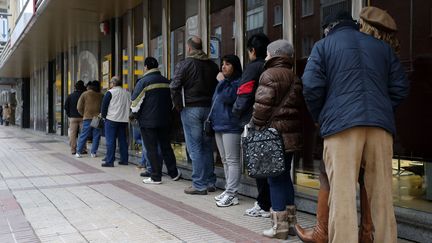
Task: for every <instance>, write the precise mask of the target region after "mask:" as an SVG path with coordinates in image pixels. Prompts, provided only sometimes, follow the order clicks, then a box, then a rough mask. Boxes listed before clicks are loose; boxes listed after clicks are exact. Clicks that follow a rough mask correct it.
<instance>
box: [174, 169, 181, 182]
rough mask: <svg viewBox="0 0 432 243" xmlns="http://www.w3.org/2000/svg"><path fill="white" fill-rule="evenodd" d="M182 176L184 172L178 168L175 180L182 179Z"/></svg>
mask: <svg viewBox="0 0 432 243" xmlns="http://www.w3.org/2000/svg"><path fill="white" fill-rule="evenodd" d="M181 176H182V173H181V171H180V170H179V169H177V176H176V177H174V178H172V180H173V181H178V180H180V177H181Z"/></svg>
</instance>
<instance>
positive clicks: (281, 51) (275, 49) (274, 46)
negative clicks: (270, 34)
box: [267, 40, 294, 57]
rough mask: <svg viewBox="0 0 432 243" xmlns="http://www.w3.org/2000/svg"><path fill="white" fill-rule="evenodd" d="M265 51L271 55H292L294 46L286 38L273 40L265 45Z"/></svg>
mask: <svg viewBox="0 0 432 243" xmlns="http://www.w3.org/2000/svg"><path fill="white" fill-rule="evenodd" d="M267 51H268V52H269V53H270V56H271V57H277V56H285V57H292V56H293V55H294V48H293V46H292V45H291V43H289V41H287V40H277V41H273V42H272V43H270V44H269V45H268V46H267Z"/></svg>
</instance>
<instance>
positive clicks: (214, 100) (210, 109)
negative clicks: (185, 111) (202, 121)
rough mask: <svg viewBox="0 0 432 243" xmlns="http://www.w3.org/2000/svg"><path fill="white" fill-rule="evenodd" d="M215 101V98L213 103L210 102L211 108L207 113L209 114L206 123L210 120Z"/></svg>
mask: <svg viewBox="0 0 432 243" xmlns="http://www.w3.org/2000/svg"><path fill="white" fill-rule="evenodd" d="M216 100H217V96H216V97H215V99H214V101H213V102H212V105H211V107H210V111H209V114H208V116H207V119H206V121H209V120H210V116H211V113H212V111H213V107H214V105H215V104H216Z"/></svg>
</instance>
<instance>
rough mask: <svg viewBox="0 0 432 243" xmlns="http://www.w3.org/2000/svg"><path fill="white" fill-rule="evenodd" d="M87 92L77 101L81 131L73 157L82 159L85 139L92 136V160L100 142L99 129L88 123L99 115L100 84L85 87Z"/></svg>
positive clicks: (95, 82)
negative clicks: (81, 121) (81, 120)
mask: <svg viewBox="0 0 432 243" xmlns="http://www.w3.org/2000/svg"><path fill="white" fill-rule="evenodd" d="M87 89H88V90H87V91H86V92H84V93H83V94H82V95H81V97H80V98H79V99H78V104H77V110H78V112H79V113H80V114H81V115H82V116H83V129H82V132H81V134H80V136H79V138H78V145H77V151H76V154H75V156H76V157H77V158H81V157H82V152H83V151H84V147H85V145H86V142H87V137H88V136H89V135H90V134H91V135H92V147H91V152H90V155H91V157H92V158H95V157H96V156H97V150H98V148H99V141H100V129H99V128H93V127H91V126H90V123H91V121H92V119H93V117H95V116H98V115H99V113H100V108H101V103H102V98H103V94H101V93H100V84H99V82H98V81H93V82H91V84H90V85H87Z"/></svg>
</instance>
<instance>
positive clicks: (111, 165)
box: [101, 163, 114, 167]
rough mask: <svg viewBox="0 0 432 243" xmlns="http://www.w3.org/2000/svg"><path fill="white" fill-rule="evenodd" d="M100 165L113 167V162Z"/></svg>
mask: <svg viewBox="0 0 432 243" xmlns="http://www.w3.org/2000/svg"><path fill="white" fill-rule="evenodd" d="M101 166H102V167H114V164H108V163H102V164H101Z"/></svg>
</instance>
